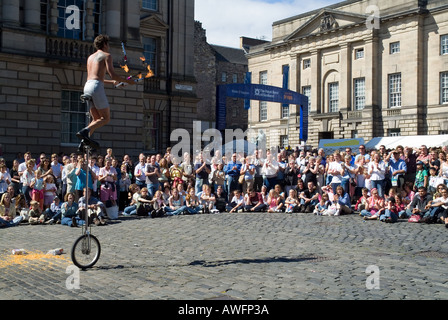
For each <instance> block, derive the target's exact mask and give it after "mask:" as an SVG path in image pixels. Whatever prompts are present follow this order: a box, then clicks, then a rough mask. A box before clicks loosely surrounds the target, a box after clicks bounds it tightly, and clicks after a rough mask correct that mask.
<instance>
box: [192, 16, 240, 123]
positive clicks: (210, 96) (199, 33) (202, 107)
mask: <svg viewBox="0 0 448 320" xmlns="http://www.w3.org/2000/svg"><path fill="white" fill-rule="evenodd" d="M247 70H248V69H247V58H246V56H245V51H244V50H243V49H240V48H229V47H223V46H217V45H212V44H209V43H208V42H207V36H206V30H205V29H203V28H202V24H201V23H200V22H198V21H196V24H195V76H196V80H197V90H196V93H197V96H198V98H200V99H201V101H200V102H199V103H198V112H197V120H198V121H201V122H202V129H203V130H205V129H208V128H214V127H215V124H216V86H218V85H223V84H229V83H244V78H245V75H246V73H247ZM247 126H248V112H247V110H245V109H244V100H242V99H236V98H235V99H233V98H228V100H227V114H226V127H227V128H229V129H237V128H239V129H242V130H243V131H245V130H246V129H247Z"/></svg>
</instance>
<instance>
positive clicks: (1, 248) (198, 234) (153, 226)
mask: <svg viewBox="0 0 448 320" xmlns="http://www.w3.org/2000/svg"><path fill="white" fill-rule="evenodd" d="M92 233H93V234H94V235H96V236H97V237H98V238H99V240H100V242H101V245H102V254H101V257H100V260H99V261H98V263H97V265H96V266H95V267H94V268H92V269H89V270H87V271H80V272H79V278H77V279H79V288H70V284H73V283H75V282H70V281H68V279H73V278H72V277H73V276H74V275H75V273H74V272H73V264H72V262H71V259H70V253H69V252H70V248H71V246H72V244H73V242H74V240H75V239H76V238H77V237H78V236H79V235H80V234H81V229H80V228H70V227H67V226H61V225H48V226H31V225H20V226H18V227H14V228H8V229H0V299H2V300H18V299H31V300H36V299H37V300H47V299H51V300H140V299H145V300H219V299H229V300H232V299H235V300H238V299H242V300H264V299H268V300H289V299H293V300H305V299H310V300H316V299H325V300H368V299H373V300H396V299H404V300H406V299H412V300H414V299H418V300H421V299H428V300H434V299H440V300H444V299H448V268H447V267H446V262H447V258H448V246H447V244H448V229H446V228H445V227H444V226H443V225H426V224H411V223H407V222H404V221H401V222H398V223H395V224H385V223H382V222H379V221H363V220H362V219H361V218H360V217H359V216H357V215H350V216H340V217H322V216H314V215H312V214H301V213H297V214H291V215H287V214H285V213H275V214H272V213H271V214H268V213H236V214H229V213H223V214H209V215H207V214H206V215H202V214H201V215H195V216H177V217H167V218H158V219H150V218H141V219H138V218H121V219H120V220H117V221H114V222H113V223H111V224H109V225H107V226H102V227H93V228H92ZM58 247H61V248H64V250H65V252H66V253H65V254H63V255H62V256H56V257H54V256H46V255H39V254H38V253H39V252H40V253H42V252H43V253H45V252H47V251H48V250H50V249H54V248H58ZM15 248H24V249H26V250H27V251H28V252H30V253H31V254H30V255H28V256H23V257H18V256H12V254H11V250H12V249H15ZM26 258H27V260H25V259H26ZM370 266H373V267H370ZM371 268H372V269H371ZM370 270H374V272H373V273H371V271H370ZM378 286H379V288H378Z"/></svg>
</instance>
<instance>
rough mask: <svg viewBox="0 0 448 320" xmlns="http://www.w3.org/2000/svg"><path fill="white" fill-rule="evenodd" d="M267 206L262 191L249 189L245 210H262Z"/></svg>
mask: <svg viewBox="0 0 448 320" xmlns="http://www.w3.org/2000/svg"><path fill="white" fill-rule="evenodd" d="M266 208H267V206H266V204H265V203H264V200H263V196H262V195H261V193H259V192H256V191H255V190H254V189H249V190H248V196H247V198H246V201H245V206H244V210H245V211H248V212H260V211H264V210H266Z"/></svg>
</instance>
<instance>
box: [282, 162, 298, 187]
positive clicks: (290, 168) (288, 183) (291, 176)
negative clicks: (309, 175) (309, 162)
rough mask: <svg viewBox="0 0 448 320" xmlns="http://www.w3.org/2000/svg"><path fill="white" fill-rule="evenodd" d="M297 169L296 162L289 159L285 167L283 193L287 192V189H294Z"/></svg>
mask: <svg viewBox="0 0 448 320" xmlns="http://www.w3.org/2000/svg"><path fill="white" fill-rule="evenodd" d="M298 174H299V170H298V169H297V165H296V162H295V161H294V159H291V158H290V159H289V161H288V165H287V166H286V168H285V193H286V194H289V191H290V190H292V189H295V187H296V185H297V181H298V179H299V177H298Z"/></svg>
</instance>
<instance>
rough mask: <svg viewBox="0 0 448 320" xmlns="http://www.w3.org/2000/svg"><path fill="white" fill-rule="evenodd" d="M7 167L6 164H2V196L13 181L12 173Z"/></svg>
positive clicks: (0, 187) (0, 190) (0, 172)
mask: <svg viewBox="0 0 448 320" xmlns="http://www.w3.org/2000/svg"><path fill="white" fill-rule="evenodd" d="M6 169H7V168H6V165H5V164H0V197H1V196H2V195H3V194H4V193H5V192H6V190H7V189H8V186H9V184H10V183H11V175H10V174H9V173H8V172H7V170H6Z"/></svg>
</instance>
